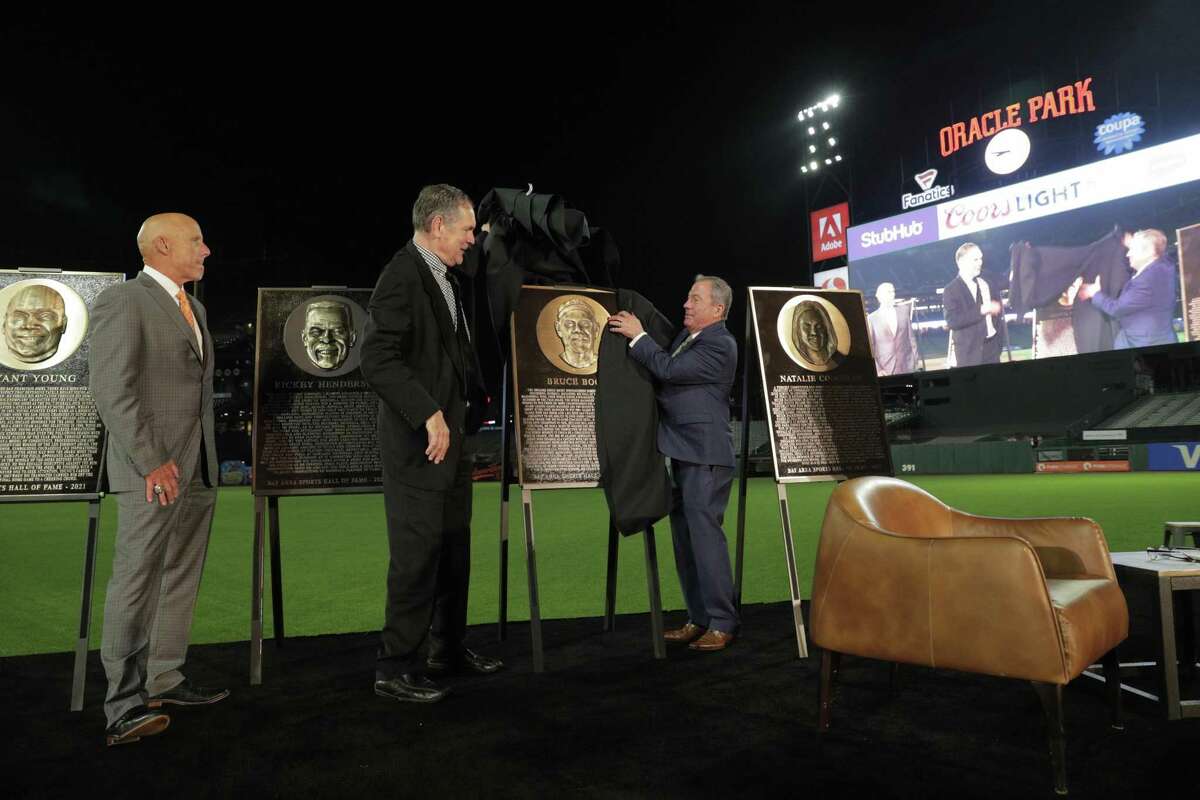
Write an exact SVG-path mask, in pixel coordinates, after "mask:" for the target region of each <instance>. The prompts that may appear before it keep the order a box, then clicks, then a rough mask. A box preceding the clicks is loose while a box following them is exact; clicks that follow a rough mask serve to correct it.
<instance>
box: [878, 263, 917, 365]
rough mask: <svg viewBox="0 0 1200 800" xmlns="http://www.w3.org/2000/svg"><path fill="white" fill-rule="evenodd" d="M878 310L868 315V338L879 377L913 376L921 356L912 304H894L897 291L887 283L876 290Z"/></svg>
mask: <svg viewBox="0 0 1200 800" xmlns="http://www.w3.org/2000/svg"><path fill="white" fill-rule="evenodd" d="M875 299H877V300H878V301H879V308H877V309H875V310H874V311H872V312H871V313H870V314H868V315H867V335H868V336H869V337H870V339H871V352H872V353H873V354H874V356H875V372H876V374H878V375H903V374H904V373H906V372H916V371H917V364H918V363H919V361H920V356H919V354H918V353H917V337H915V336H914V335H913V329H912V303H911V301H910V302H906V303H901V304H899V305H897V304H896V287H895V286H893V285H892V284H890V283H888V282H886V281H885V282H884V283H881V284H879V288H877V289H876V290H875Z"/></svg>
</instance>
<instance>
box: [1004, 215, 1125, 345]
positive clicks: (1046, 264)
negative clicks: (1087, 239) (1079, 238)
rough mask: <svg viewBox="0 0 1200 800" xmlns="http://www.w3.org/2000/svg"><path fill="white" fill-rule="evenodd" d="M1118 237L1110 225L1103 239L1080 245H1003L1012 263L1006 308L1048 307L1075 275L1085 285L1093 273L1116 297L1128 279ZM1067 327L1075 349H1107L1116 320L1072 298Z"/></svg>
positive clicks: (1022, 242)
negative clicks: (1069, 320) (1007, 248)
mask: <svg viewBox="0 0 1200 800" xmlns="http://www.w3.org/2000/svg"><path fill="white" fill-rule="evenodd" d="M1121 238H1122V233H1121V231H1120V229H1119V228H1114V229H1113V231H1112V232H1111V233H1109V234H1108V235H1107V236H1105V237H1104V238H1102V239H1099V240H1097V241H1095V242H1092V243H1091V244H1085V245H1082V246H1080V247H1052V246H1044V245H1032V244H1030V243H1029V242H1024V241H1019V242H1014V243H1013V244H1012V247H1011V248H1009V255H1010V257H1011V266H1012V275H1011V280H1010V285H1009V303H1010V305H1011V306H1012V310H1013V311H1014V312H1015V313H1017V314H1024V313H1026V312H1027V311H1031V310H1033V309H1036V308H1040V307H1042V306H1045V305H1049V304H1050V303H1053V302H1055V301H1057V300H1058V298H1059V296H1061V295H1062V293H1063V292H1065V291H1066V290H1067V287H1068V286H1070V285H1071V283H1073V282H1074V280H1075V279H1076V278H1077V277H1080V276H1082V277H1083V280H1084V282H1085V283H1091V282H1092V281H1094V280H1096V277H1097V276H1099V277H1100V285H1101V286H1102V287H1103V288H1104V291H1105V292H1106V293H1108V294H1110V295H1111V296H1113V297H1116V296H1117V295H1118V294H1120V291H1121V287H1123V286H1124V285H1125V284H1126V283H1127V282H1128V281H1129V277H1130V273H1129V264H1128V262H1127V261H1126V260H1125V246H1124V245H1123V244H1122V243H1121ZM1071 326H1072V327H1073V328H1074V331H1075V347H1076V350H1078V352H1080V353H1095V352H1099V351H1102V350H1111V349H1112V346H1113V339H1114V337H1115V336H1116V323H1115V321H1114V320H1111V319H1109V318H1108V317H1107V316H1106V315H1105V314H1104V313H1103V312H1101V311H1100V310H1099V309H1098V308H1095V307H1094V306H1093V305H1092V304H1091V303H1087V302H1078V301H1077V302H1076V303H1074V305H1072V307H1071Z"/></svg>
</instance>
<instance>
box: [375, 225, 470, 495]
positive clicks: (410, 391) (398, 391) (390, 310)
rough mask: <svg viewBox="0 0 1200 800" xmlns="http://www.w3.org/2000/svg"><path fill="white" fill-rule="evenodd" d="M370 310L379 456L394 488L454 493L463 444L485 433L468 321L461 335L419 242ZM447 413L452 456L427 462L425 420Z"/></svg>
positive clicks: (390, 270)
mask: <svg viewBox="0 0 1200 800" xmlns="http://www.w3.org/2000/svg"><path fill="white" fill-rule="evenodd" d="M369 309H370V318H369V319H368V320H367V325H366V330H365V332H364V335H363V349H362V373H363V378H365V379H366V381H367V383H369V384H370V385H371V388H372V389H374V390H375V393H376V394H378V395H379V398H380V400H381V402H380V404H379V449H380V454H381V456H382V459H383V468H384V473H385V475H386V480H387V481H388V482H391V481H397V482H399V483H401V484H406V485H408V486H415V487H418V488H422V489H435V490H444V489H448V488H449V487H450V485H451V483H452V482H453V480H454V471H455V468H456V465H457V464H458V460H459V457H460V456H461V455H462V452H463V450H462V448H463V444H464V441H463V440H464V438H465V436H466V435H467V434H469V433H474V432H475V431H477V430H478V429H479V415H480V414H481V413H482V407H483V396H484V391H483V386H482V384H481V383H480V378H479V376H480V374H481V373H480V370H479V364H478V360H477V356H476V355H475V349H474V348H473V347H472V346H471V344H470V341H469V340H468V339H467V335H466V321H465V320H464V321H463V322H462V324H461V325H460V326H459V330H458V332H457V333H456V332H455V330H454V327H453V324H452V322H451V320H450V310H449V308H448V307H447V305H446V299H445V297H444V296H443V295H442V291H441V289H440V288H438V285H437V281H435V280H434V278H433V275H432V274H431V273H430V271H429V265H428V264H426V263H425V261H424V259H422V258H421V254H420V253H419V252H418V251H417V248H416V246H415V245H414V244H413V243H412V242H411V241H409V243H408V244H407V245H405V246H404V248H403V249H401V250H400V251H399V252H398V253H396V255H395V256H394V257H393V258H392V260H391V261H390V262H389V263H388V265H387V266H386V267H384V269H383V273H382V274H381V275H380V276H379V282H378V283H376V284H375V291H374V293H372V295H371V302H370V306H369ZM468 400H469V401H470V410H471V412H472V413H471V414H470V415H468ZM439 409H440V410H441V411H442V412H443V415H444V416H445V418H446V424H447V426H449V428H450V449H449V450H448V451H447V453H446V458H445V459H443V461H442V463H440V464H434V463H432V462H431V461H429V459H428V458H427V457H426V455H425V448H426V447H428V446H429V436H428V434H427V433H426V431H425V420H427V419H429V417H431V416H432V415H433V414H434V413H435V412H436V411H438V410H439ZM385 488H386V486H385Z"/></svg>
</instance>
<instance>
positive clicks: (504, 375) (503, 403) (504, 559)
mask: <svg viewBox="0 0 1200 800" xmlns="http://www.w3.org/2000/svg"><path fill="white" fill-rule="evenodd" d="M500 374H501V378H500V619H499V622H498V624H497V630H496V636H497V638H498V639H499V640H500V641H502V642H503V641H504V640H505V639H506V638H507V637H508V497H509V489H510V488H511V486H512V483H511V482H510V481H509V479H508V469H509V466H510V465H509V463H508V447H509V443H510V442H511V441H512V440H511V439H510V437H511V436H512V420H510V419H509V418H508V414H509V402H508V362H507V361H506V362H505V363H504V366H503V367H502V368H501V373H500Z"/></svg>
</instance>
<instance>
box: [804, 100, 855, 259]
mask: <svg viewBox="0 0 1200 800" xmlns="http://www.w3.org/2000/svg"><path fill="white" fill-rule="evenodd" d="M845 106H846V103H845V102H844V100H843V98H842V96H841V94H839V93H837V92H834V93H832V94H829V95H826V96H825V98H824V99H822V100H818V101H817V102H815V103H813V104H812V105H810V106H808V107H807V108H803V109H801V110H800V111H799V112H798V113H797V114H796V117H797V119H798V120H799V122H800V131H799V133H800V140H801V145H800V158H801V161H800V173H801V174H800V178H801V185H802V187H803V190H804V225H805V226H806V227H807V228H808V229H809V231H808V240H809V241H810V242H811V241H813V231H812V230H811V228H812V225H813V224H814V222H813V220H812V211H813V209H814V208H824V207H826V206H831V205H834V204H836V203H839V202H847V203H849V202H850V191H849V190H848V189H847V186H848V185H849V184H850V180H849V174H850V169H849V167H850V160H849V156H848V155H847V154H846V152H845V150H844V148H843V140H844V139H845V137H844V136H843V135H842V133H843V132H842V130H841V126H842V122H843V119H844V112H845ZM843 168H844V174H842V173H843ZM809 178H812V179H814V180H812V181H811V182H810V181H809ZM826 178H828V180H826ZM843 178H845V179H846V180H845V181H843ZM814 247H815V245H814ZM805 252H806V253H807V257H806V259H805V260H806V261H807V265H808V270H809V278H810V280H811V278H812V274H813V271H814V270H815V269H816V261H817V259H818V256H817V255H816V254H815V252H814V250H813V248H811V247H807V246H806V247H805ZM832 258H838V259H841V258H844V256H841V255H834V256H824V257H821V259H820V260H822V261H825V262H828V261H829V260H830V259H832ZM835 263H836V262H835ZM842 263H846V262H845V261H843V262H842Z"/></svg>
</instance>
